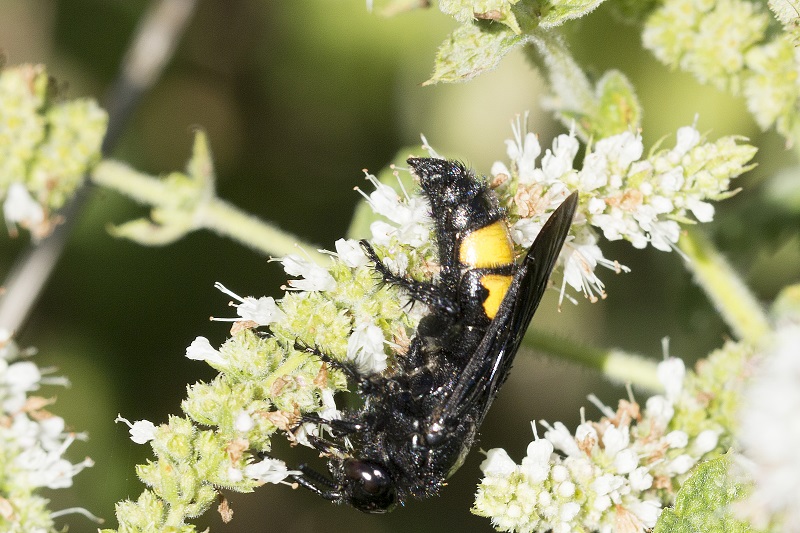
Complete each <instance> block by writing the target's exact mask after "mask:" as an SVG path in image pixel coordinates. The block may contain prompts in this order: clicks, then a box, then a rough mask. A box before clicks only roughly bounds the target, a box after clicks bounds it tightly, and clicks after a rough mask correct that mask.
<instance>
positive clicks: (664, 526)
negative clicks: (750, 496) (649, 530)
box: [653, 456, 756, 533]
mask: <svg viewBox="0 0 800 533" xmlns="http://www.w3.org/2000/svg"><path fill="white" fill-rule="evenodd" d="M730 463H731V461H730V458H729V457H728V456H722V457H717V458H716V459H711V460H710V461H706V462H704V463H701V464H700V465H698V466H697V467H696V468H695V470H694V472H693V473H692V476H691V477H690V478H689V479H687V480H686V481H685V482H684V484H683V486H682V487H681V488H680V490H679V491H678V494H677V496H676V499H675V507H674V508H672V509H664V512H662V513H661V517H660V518H659V519H658V522H657V523H656V527H655V529H654V530H653V533H695V532H698V531H702V532H703V533H745V532H753V531H756V530H754V529H752V528H751V527H750V525H749V524H747V523H746V522H743V521H741V520H737V519H736V518H734V517H733V514H732V513H731V511H730V505H731V503H733V502H734V501H737V500H739V499H741V498H742V497H743V495H744V493H745V491H746V487H744V486H743V485H742V484H741V483H739V482H738V481H736V480H735V479H733V477H732V476H729V475H728V469H729V467H730Z"/></svg>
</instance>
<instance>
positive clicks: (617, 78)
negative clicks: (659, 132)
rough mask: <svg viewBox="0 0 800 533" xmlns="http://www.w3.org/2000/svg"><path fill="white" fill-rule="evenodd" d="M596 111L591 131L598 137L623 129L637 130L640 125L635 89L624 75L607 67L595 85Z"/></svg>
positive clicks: (614, 133)
mask: <svg viewBox="0 0 800 533" xmlns="http://www.w3.org/2000/svg"><path fill="white" fill-rule="evenodd" d="M596 94H597V103H598V110H597V115H596V116H595V117H594V120H593V121H592V122H593V123H592V124H591V130H592V133H593V134H594V136H595V137H596V138H598V139H600V138H603V137H610V136H611V135H617V134H618V133H622V132H624V131H636V130H637V129H639V127H640V126H641V122H642V108H641V106H640V105H639V100H638V98H636V91H635V90H634V88H633V85H632V84H631V82H630V81H629V80H628V78H627V77H625V75H624V74H623V73H622V72H620V71H618V70H609V71H608V72H606V73H605V74H603V77H602V78H600V81H598V82H597V88H596Z"/></svg>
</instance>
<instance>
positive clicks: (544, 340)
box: [524, 329, 663, 392]
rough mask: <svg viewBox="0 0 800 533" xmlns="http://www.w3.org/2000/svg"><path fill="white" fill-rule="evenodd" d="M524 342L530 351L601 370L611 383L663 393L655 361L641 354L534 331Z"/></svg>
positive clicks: (530, 330)
mask: <svg viewBox="0 0 800 533" xmlns="http://www.w3.org/2000/svg"><path fill="white" fill-rule="evenodd" d="M524 342H525V346H527V347H529V348H532V349H535V350H539V351H542V352H547V353H548V354H549V355H553V356H556V357H558V358H560V359H563V360H566V361H572V362H574V363H578V364H581V365H583V366H587V367H590V368H595V369H597V370H600V371H601V372H603V374H605V375H606V376H607V377H608V378H610V379H612V380H613V381H619V382H623V383H630V384H632V385H634V386H637V387H640V388H643V389H648V390H651V391H655V392H660V391H662V390H663V387H662V385H661V382H660V381H659V380H658V375H657V373H656V367H657V364H656V362H655V361H653V360H651V359H648V358H646V357H644V356H642V355H638V354H632V353H628V352H625V351H622V350H602V349H600V348H595V347H593V346H587V345H584V344H581V343H578V342H575V341H572V340H568V339H565V338H563V337H559V336H558V335H554V334H553V333H548V332H545V331H540V330H534V329H529V330H528V333H527V334H526V335H525V341H524Z"/></svg>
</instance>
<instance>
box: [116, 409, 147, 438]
mask: <svg viewBox="0 0 800 533" xmlns="http://www.w3.org/2000/svg"><path fill="white" fill-rule="evenodd" d="M114 422H122V423H123V424H125V425H126V426H128V427H129V428H130V434H131V440H132V441H133V442H135V443H136V444H144V443H145V442H149V441H151V440H153V439H154V438H156V426H155V424H153V423H152V422H150V421H149V420H137V421H136V422H134V423H133V424H131V423H130V421H129V420H128V419H127V418H123V417H122V415H117V418H115V419H114Z"/></svg>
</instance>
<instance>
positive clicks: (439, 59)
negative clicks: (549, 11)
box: [423, 23, 525, 85]
mask: <svg viewBox="0 0 800 533" xmlns="http://www.w3.org/2000/svg"><path fill="white" fill-rule="evenodd" d="M524 42H525V37H524V36H522V35H517V34H515V33H514V32H513V31H512V30H511V29H509V28H508V27H507V26H501V25H498V24H495V25H490V26H487V25H485V24H480V23H478V24H469V25H464V26H461V27H459V28H457V29H456V30H455V31H453V33H451V34H450V36H449V37H448V38H447V40H446V41H445V42H444V43H442V45H441V46H440V47H439V51H438V52H437V53H436V61H435V62H434V69H433V75H432V76H431V78H430V79H429V80H428V81H426V82H425V83H423V85H431V84H434V83H439V82H446V83H454V82H459V81H467V80H470V79H472V78H474V77H475V76H477V75H478V74H481V73H483V72H485V71H487V70H490V69H493V68H495V67H496V66H497V64H498V63H499V62H500V60H501V59H502V58H503V56H504V55H506V54H507V53H508V52H509V51H511V49H513V48H514V47H515V46H518V45H520V44H522V43H524Z"/></svg>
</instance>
